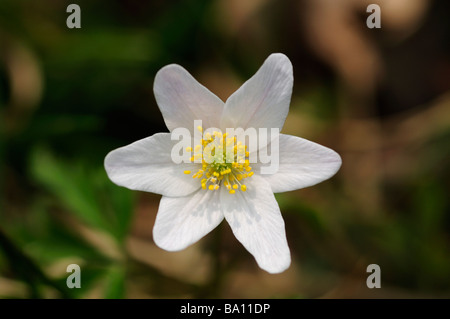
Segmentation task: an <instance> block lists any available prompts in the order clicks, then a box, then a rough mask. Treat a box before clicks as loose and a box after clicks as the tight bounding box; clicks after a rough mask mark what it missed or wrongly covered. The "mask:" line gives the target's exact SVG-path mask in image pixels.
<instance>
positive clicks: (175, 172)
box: [105, 53, 341, 273]
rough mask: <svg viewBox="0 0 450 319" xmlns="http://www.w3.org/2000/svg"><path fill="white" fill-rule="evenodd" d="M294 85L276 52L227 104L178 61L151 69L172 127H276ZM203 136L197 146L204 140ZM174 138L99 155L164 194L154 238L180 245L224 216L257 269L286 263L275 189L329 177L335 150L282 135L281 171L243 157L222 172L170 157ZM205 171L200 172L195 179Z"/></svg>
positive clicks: (141, 186)
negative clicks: (266, 168) (263, 171)
mask: <svg viewBox="0 0 450 319" xmlns="http://www.w3.org/2000/svg"><path fill="white" fill-rule="evenodd" d="M292 85H293V71H292V65H291V62H290V61H289V59H288V58H287V57H286V56H285V55H283V54H280V53H277V54H272V55H270V56H269V57H268V58H267V59H266V61H265V62H264V64H263V65H262V66H261V68H260V69H259V70H258V72H257V73H256V74H255V75H254V76H253V77H252V78H251V79H249V80H248V81H247V82H245V83H244V84H243V85H242V86H241V87H240V88H239V89H238V90H237V91H236V92H235V93H233V94H232V95H231V96H230V97H229V98H228V100H227V101H226V102H225V103H223V102H222V101H221V100H220V99H219V98H218V97H217V96H215V95H214V94H213V93H211V92H210V91H209V90H208V89H207V88H205V87H204V86H202V85H201V84H200V83H198V82H197V81H196V80H195V79H194V78H193V77H192V76H191V75H190V74H189V73H188V72H187V71H186V70H185V69H184V68H182V67H181V66H179V65H176V64H172V65H168V66H165V67H163V68H162V69H161V70H160V71H159V72H158V73H157V75H156V77H155V83H154V93H155V97H156V101H157V103H158V106H159V108H160V110H161V113H162V115H163V117H164V121H165V123H166V125H167V127H168V128H169V130H170V131H171V132H172V131H173V130H174V129H176V128H179V127H183V128H187V129H189V130H190V132H191V133H192V134H194V130H195V128H194V126H193V123H194V120H202V121H203V127H205V128H210V127H216V128H219V129H221V130H222V132H225V129H226V128H238V127H241V128H243V129H247V128H250V127H253V128H256V129H259V128H279V129H280V130H281V128H282V126H283V124H284V121H285V119H286V116H287V114H288V111H289V103H290V99H291V93H292ZM225 140H226V139H225ZM202 141H203V142H202V146H205V145H208V144H209V143H210V142H208V141H206V140H202ZM176 143H177V141H172V140H171V134H170V133H157V134H155V135H153V136H150V137H147V138H144V139H142V140H139V141H137V142H134V143H132V144H130V145H127V146H124V147H121V148H118V149H116V150H113V151H112V152H110V153H109V154H108V155H107V156H106V158H105V168H106V172H107V174H108V176H109V178H110V179H111V180H112V181H113V182H114V183H116V184H117V185H120V186H125V187H127V188H130V189H133V190H140V191H146V192H153V193H157V194H161V195H163V196H162V198H161V202H160V205H159V210H158V214H157V217H156V221H155V225H154V228H153V238H154V241H155V243H156V244H157V245H158V246H159V247H161V248H163V249H166V250H169V251H178V250H182V249H184V248H186V247H187V246H189V245H191V244H193V243H195V242H196V241H198V240H199V239H200V238H202V237H203V236H205V235H206V234H207V233H209V232H210V231H211V230H212V229H214V228H215V227H216V226H217V225H219V223H220V222H221V221H222V220H223V219H224V218H225V219H226V220H227V222H228V223H229V225H230V226H231V229H232V230H233V233H234V235H235V236H236V238H237V239H238V240H239V241H240V242H241V243H242V245H244V247H245V248H246V249H247V250H248V251H249V252H250V253H251V254H252V255H253V256H254V257H255V259H256V261H257V263H258V265H259V266H260V267H261V268H262V269H264V270H266V271H267V272H269V273H279V272H282V271H284V270H285V269H286V268H288V267H289V265H290V262H291V257H290V251H289V247H288V244H287V240H286V233H285V225H284V221H283V218H282V216H281V213H280V209H279V207H278V203H277V202H276V200H275V197H274V193H278V192H286V191H292V190H295V189H299V188H303V187H307V186H311V185H314V184H317V183H319V182H321V181H323V180H326V179H328V178H330V177H331V176H333V175H334V174H335V173H336V172H337V171H338V169H339V167H340V165H341V158H340V157H339V155H338V154H337V153H336V152H334V151H333V150H331V149H329V148H326V147H324V146H321V145H318V144H316V143H313V142H310V141H308V140H305V139H302V138H299V137H295V136H290V135H284V134H280V138H279V170H278V172H277V173H275V174H271V175H262V174H259V172H260V168H261V166H262V165H261V164H260V163H256V164H252V166H251V167H250V165H249V163H248V162H247V163H245V164H237V163H234V164H232V165H233V166H232V167H231V166H230V167H231V168H230V169H229V170H227V169H226V167H225V169H224V170H222V171H221V169H222V168H218V167H216V166H215V167H213V166H212V164H207V165H205V164H204V163H203V164H202V163H195V162H189V163H181V164H174V162H173V161H172V159H171V150H172V147H173V146H174V145H175V144H176ZM189 151H191V149H190V148H189ZM194 152H195V151H194ZM246 155H247V156H248V153H247V154H246ZM208 165H209V166H208ZM239 165H241V166H239ZM222 173H223V174H224V175H221V174H222ZM203 174H205V176H204V177H206V178H203V179H201V180H200V178H201V177H202V175H203ZM216 175H217V176H216ZM193 177H194V178H193ZM195 177H199V178H195ZM245 177H246V179H245V185H244V184H243V181H242V179H244V178H245Z"/></svg>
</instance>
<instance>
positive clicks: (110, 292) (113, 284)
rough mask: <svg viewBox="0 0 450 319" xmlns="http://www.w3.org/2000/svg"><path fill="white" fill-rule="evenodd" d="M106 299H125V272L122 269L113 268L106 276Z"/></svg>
mask: <svg viewBox="0 0 450 319" xmlns="http://www.w3.org/2000/svg"><path fill="white" fill-rule="evenodd" d="M105 276H106V278H105V284H106V286H105V291H104V297H105V298H107V299H120V298H124V297H125V271H124V269H123V268H122V267H119V266H112V267H110V268H109V269H108V270H107V271H106V274H105Z"/></svg>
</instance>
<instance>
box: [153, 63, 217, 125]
mask: <svg viewBox="0 0 450 319" xmlns="http://www.w3.org/2000/svg"><path fill="white" fill-rule="evenodd" d="M153 90H154V93H155V98H156V102H157V103H158V106H159V109H160V110H161V113H162V115H163V117H164V121H165V123H166V125H167V127H168V129H169V130H170V131H171V132H172V131H173V130H174V129H175V128H178V127H183V128H187V129H189V130H190V131H191V133H192V134H193V132H194V120H202V126H203V128H205V129H207V128H210V127H219V125H220V115H221V114H222V111H223V107H224V103H223V101H222V100H220V99H219V98H218V97H217V96H216V95H214V94H213V93H211V92H210V91H209V90H208V89H207V88H206V87H204V86H203V85H201V84H200V83H198V82H197V80H195V79H194V78H193V77H192V75H190V74H189V72H187V71H186V70H185V69H184V68H183V67H181V66H179V65H177V64H170V65H167V66H165V67H163V68H162V69H161V70H159V71H158V73H157V74H156V76H155V83H154V86H153Z"/></svg>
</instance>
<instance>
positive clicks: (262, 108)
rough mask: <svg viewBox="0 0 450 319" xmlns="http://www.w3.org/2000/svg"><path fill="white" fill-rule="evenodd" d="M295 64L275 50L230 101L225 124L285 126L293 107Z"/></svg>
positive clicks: (244, 126)
mask: <svg viewBox="0 0 450 319" xmlns="http://www.w3.org/2000/svg"><path fill="white" fill-rule="evenodd" d="M293 82H294V77H293V71H292V64H291V61H289V59H288V58H287V57H286V56H285V55H284V54H281V53H275V54H271V55H270V56H269V57H268V58H267V59H266V61H264V64H263V65H262V66H261V68H260V69H259V70H258V72H256V74H255V75H254V76H253V77H252V78H250V79H249V80H248V81H247V82H245V83H244V84H243V85H242V86H241V87H240V88H239V89H238V90H237V91H236V92H234V93H233V94H232V95H231V96H230V97H229V98H228V100H227V101H226V103H225V109H224V113H223V115H222V121H221V125H222V126H221V128H222V130H223V129H225V128H237V127H242V128H243V129H247V128H249V127H254V128H256V129H258V128H279V129H280V130H281V128H282V127H283V124H284V121H285V119H286V116H287V114H288V111H289V103H290V101H291V94H292V85H293Z"/></svg>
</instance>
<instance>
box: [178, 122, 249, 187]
mask: <svg viewBox="0 0 450 319" xmlns="http://www.w3.org/2000/svg"><path fill="white" fill-rule="evenodd" d="M197 129H198V130H199V131H200V132H203V128H202V127H201V126H199V127H198V128H197ZM186 151H187V152H191V155H192V156H191V158H190V160H191V162H194V161H195V162H200V160H201V163H202V168H201V169H199V170H198V171H197V172H195V173H193V174H192V178H198V179H201V184H202V188H203V189H209V190H218V189H219V188H220V187H221V186H223V187H226V188H227V189H228V192H229V193H230V194H234V193H236V191H237V190H241V191H243V192H245V191H246V190H247V186H246V185H245V184H244V183H243V180H244V179H245V178H248V177H251V176H252V175H253V172H252V168H251V166H250V163H249V160H248V156H249V153H248V151H247V146H246V145H242V143H241V142H237V143H236V137H234V136H233V137H227V134H226V133H225V134H223V135H222V133H221V132H213V134H210V133H206V134H205V135H204V136H203V139H201V140H200V144H198V145H196V146H195V147H194V149H192V148H191V147H187V148H186ZM184 173H185V174H191V171H184Z"/></svg>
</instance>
